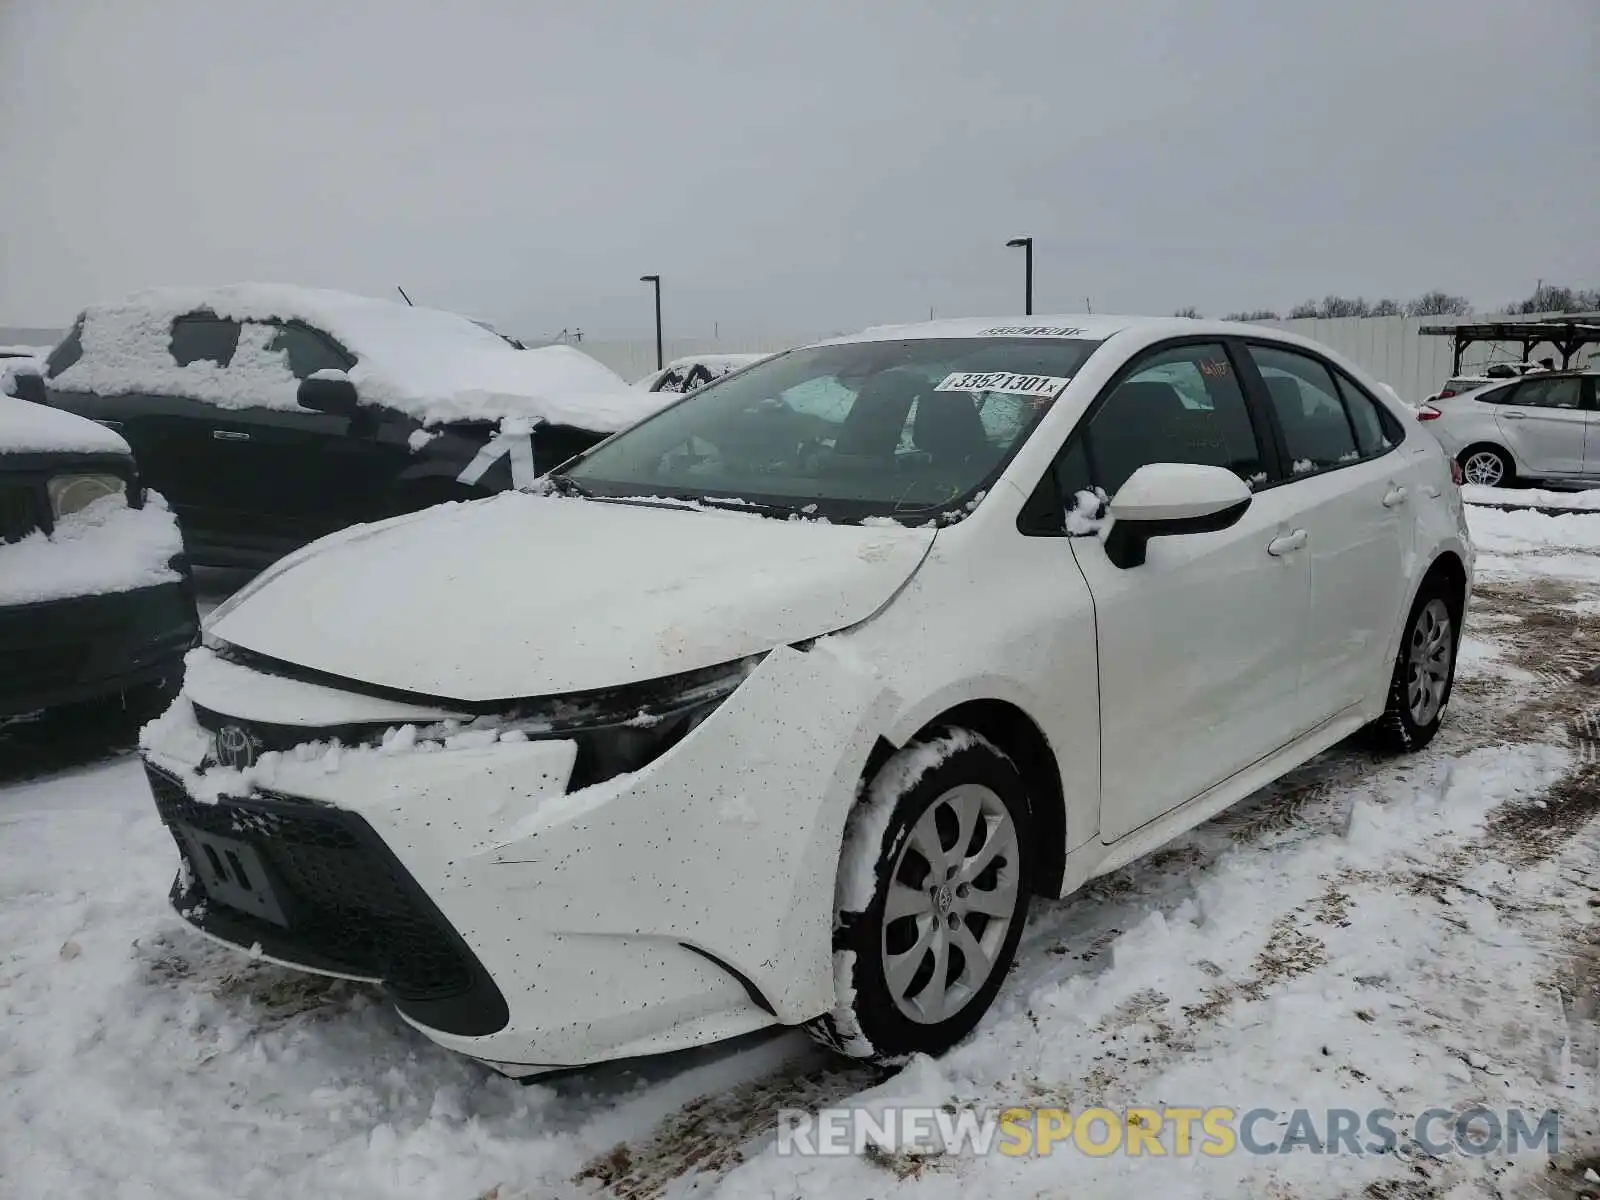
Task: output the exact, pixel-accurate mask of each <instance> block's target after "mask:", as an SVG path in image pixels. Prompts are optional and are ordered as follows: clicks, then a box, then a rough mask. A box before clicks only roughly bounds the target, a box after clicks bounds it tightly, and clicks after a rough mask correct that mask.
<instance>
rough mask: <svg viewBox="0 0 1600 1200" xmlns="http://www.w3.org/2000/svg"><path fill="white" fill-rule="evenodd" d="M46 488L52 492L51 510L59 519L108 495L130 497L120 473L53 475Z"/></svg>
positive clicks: (80, 510) (79, 510)
mask: <svg viewBox="0 0 1600 1200" xmlns="http://www.w3.org/2000/svg"><path fill="white" fill-rule="evenodd" d="M45 490H46V491H47V492H48V493H49V494H50V511H51V512H52V513H54V514H55V519H56V520H58V521H59V520H61V518H62V517H70V516H71V515H72V514H73V513H76V512H82V511H83V510H84V509H86V508H88V507H89V506H90V505H91V504H93V503H94V502H95V501H96V500H103V499H104V498H105V497H107V496H121V497H122V498H123V499H124V500H126V499H127V497H128V485H127V483H126V481H124V480H123V478H122V476H120V475H105V474H95V475H52V476H51V477H50V481H49V482H48V483H47V484H45Z"/></svg>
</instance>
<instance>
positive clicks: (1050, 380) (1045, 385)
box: [933, 371, 1072, 400]
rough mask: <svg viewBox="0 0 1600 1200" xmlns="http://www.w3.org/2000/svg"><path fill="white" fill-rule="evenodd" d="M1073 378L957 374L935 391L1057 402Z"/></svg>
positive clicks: (974, 372) (947, 379)
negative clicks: (982, 393) (984, 393)
mask: <svg viewBox="0 0 1600 1200" xmlns="http://www.w3.org/2000/svg"><path fill="white" fill-rule="evenodd" d="M1071 382H1072V380H1071V378H1070V377H1069V378H1066V379H1063V378H1062V377H1061V376H1059V375H1018V374H1015V373H1014V372H1011V371H955V372H952V373H951V374H949V375H946V376H945V377H944V379H943V381H942V382H941V383H940V384H939V386H938V387H936V388H934V389H933V390H934V391H936V392H1003V393H1005V394H1006V395H1009V396H1038V397H1040V398H1042V399H1045V400H1054V399H1055V398H1056V397H1057V396H1059V395H1060V394H1061V392H1062V389H1063V388H1065V387H1066V386H1067V384H1069V383H1071Z"/></svg>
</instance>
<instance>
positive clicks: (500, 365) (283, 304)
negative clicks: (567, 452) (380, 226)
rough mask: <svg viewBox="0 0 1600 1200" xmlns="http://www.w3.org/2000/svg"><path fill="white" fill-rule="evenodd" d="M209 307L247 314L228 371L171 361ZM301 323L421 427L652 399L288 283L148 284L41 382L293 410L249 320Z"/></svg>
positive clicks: (91, 313) (365, 395)
mask: <svg viewBox="0 0 1600 1200" xmlns="http://www.w3.org/2000/svg"><path fill="white" fill-rule="evenodd" d="M194 312H210V313H214V314H216V315H217V316H218V317H222V318H224V319H228V320H234V321H240V322H246V324H245V325H244V327H243V330H242V332H241V334H240V337H239V344H238V348H237V350H236V351H235V352H234V355H233V358H232V361H231V362H230V364H229V365H228V366H227V367H226V368H223V367H219V366H218V365H217V364H216V363H213V362H208V361H204V360H197V361H195V362H192V363H190V364H189V365H187V366H179V365H178V364H177V363H176V362H175V361H174V360H173V358H172V355H171V352H170V349H169V344H170V342H171V328H172V322H173V321H174V320H175V319H176V318H178V317H181V316H184V315H186V314H189V313H194ZM273 321H300V322H303V323H305V324H306V325H309V326H311V327H312V328H314V329H317V330H320V331H322V332H323V333H325V334H327V335H329V336H330V337H332V338H333V339H334V340H335V341H336V342H338V343H339V344H340V345H342V346H343V347H344V348H345V350H347V351H348V352H349V353H350V354H352V355H354V356H355V358H356V360H357V361H356V364H355V366H354V367H352V368H351V369H350V371H349V372H348V374H349V378H350V380H351V382H352V383H354V384H355V385H356V392H357V394H358V395H359V396H360V398H361V400H362V401H363V402H364V403H368V404H381V405H384V406H387V407H389V408H393V409H396V410H397V411H399V412H402V413H405V414H407V415H409V416H412V417H415V418H416V419H417V420H419V421H421V422H423V423H424V424H426V425H435V424H440V423H443V422H448V421H458V420H479V421H498V420H500V419H502V418H504V417H522V418H524V419H528V420H533V421H546V422H550V423H552V424H561V425H576V426H579V427H581V428H584V429H592V430H596V431H601V432H610V431H612V430H616V429H621V428H623V427H624V426H627V425H630V424H632V423H633V422H635V421H637V420H639V419H640V418H641V417H644V416H647V415H649V413H651V412H653V411H654V410H655V409H656V408H657V407H659V405H658V404H657V403H655V402H654V401H653V400H651V399H650V398H648V397H643V396H640V395H639V394H637V393H636V392H634V391H632V390H631V389H629V388H628V386H627V384H625V383H624V382H623V380H622V379H621V378H620V377H619V376H618V375H616V374H615V373H614V372H612V371H611V370H609V369H608V368H606V367H604V366H602V365H601V364H600V363H598V362H596V361H595V360H594V359H592V358H590V357H589V356H588V355H586V354H583V353H582V352H580V351H578V350H575V349H573V348H572V347H571V346H546V347H543V348H540V349H537V350H517V349H515V348H513V347H512V346H510V345H508V344H507V343H506V342H505V341H503V340H502V339H501V338H500V337H498V336H497V335H495V334H494V333H491V332H490V331H489V330H487V329H484V328H482V327H481V326H479V325H476V324H474V323H473V322H472V321H469V320H467V319H466V318H465V317H461V316H457V315H456V314H454V313H447V312H440V311H438V310H435V309H427V308H410V307H407V306H405V305H402V304H391V303H389V302H388V301H384V300H374V299H370V298H367V297H363V296H352V295H348V294H345V293H342V292H332V291H321V290H316V289H311V288H300V287H292V286H289V285H284V284H262V283H243V284H234V285H232V286H228V287H218V288H156V289H151V290H149V291H145V292H139V293H136V294H134V295H133V296H130V297H129V298H128V299H126V300H124V301H121V302H119V303H115V304H103V305H96V306H94V307H91V308H89V309H87V310H86V311H85V313H84V316H83V332H82V342H83V356H82V357H81V358H80V359H79V360H78V361H77V362H76V363H74V364H73V365H72V366H70V367H68V368H67V369H66V370H64V371H62V372H61V373H60V375H58V376H57V377H56V378H55V379H53V380H52V381H51V382H52V384H53V386H55V387H58V388H61V389H63V390H67V391H73V390H77V391H86V392H94V393H97V394H99V395H117V394H122V393H129V392H155V393H159V394H167V395H177V396H187V397H190V398H192V399H195V400H203V401H206V402H207V403H211V404H216V405H219V406H220V407H224V408H244V407H267V408H280V409H294V408H296V407H297V406H296V402H295V393H296V389H297V387H298V381H297V380H296V379H295V377H294V375H293V374H292V372H291V371H290V370H289V364H288V362H287V359H286V356H285V354H284V352H283V351H282V350H277V351H269V350H268V349H267V346H268V344H269V343H270V342H271V340H272V338H273V336H274V330H273V329H272V327H271V326H270V325H266V324H249V322H273Z"/></svg>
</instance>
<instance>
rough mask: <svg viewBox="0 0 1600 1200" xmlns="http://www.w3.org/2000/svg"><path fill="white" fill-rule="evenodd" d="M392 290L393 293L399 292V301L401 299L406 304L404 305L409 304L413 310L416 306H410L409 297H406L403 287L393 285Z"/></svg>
mask: <svg viewBox="0 0 1600 1200" xmlns="http://www.w3.org/2000/svg"><path fill="white" fill-rule="evenodd" d="M394 290H395V291H397V292H399V293H400V299H402V300H404V301H405V302H406V303H407V304H409V305H411V307H412V308H415V307H416V305H415V304H411V297H410V296H408V295H406V290H405V288H403V287H401V286H400V285H399V284H398V283H397V284H395V285H394Z"/></svg>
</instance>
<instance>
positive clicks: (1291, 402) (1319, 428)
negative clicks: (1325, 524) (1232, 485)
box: [1250, 345, 1362, 475]
mask: <svg viewBox="0 0 1600 1200" xmlns="http://www.w3.org/2000/svg"><path fill="white" fill-rule="evenodd" d="M1250 356H1251V357H1252V358H1254V359H1255V361H1256V367H1257V368H1258V369H1259V370H1260V372H1261V378H1262V380H1263V381H1264V382H1265V383H1266V385H1267V395H1268V397H1269V399H1270V400H1271V403H1272V411H1273V413H1274V414H1275V415H1276V416H1277V418H1278V427H1279V428H1280V429H1281V430H1282V431H1283V440H1284V450H1285V451H1286V452H1287V453H1288V455H1289V469H1290V470H1291V471H1292V472H1293V473H1294V474H1296V475H1308V474H1310V473H1312V472H1314V471H1326V470H1329V469H1330V468H1333V467H1341V466H1344V465H1345V464H1347V463H1353V462H1356V461H1358V460H1359V459H1360V458H1361V457H1362V454H1361V451H1360V450H1358V449H1357V448H1356V433H1355V427H1354V426H1353V424H1352V423H1351V420H1350V417H1349V416H1348V415H1347V414H1346V412H1345V407H1344V403H1343V401H1341V400H1340V398H1339V389H1338V386H1337V385H1336V384H1335V383H1334V382H1333V376H1332V375H1331V374H1330V373H1329V371H1328V368H1327V367H1325V366H1323V365H1322V363H1321V362H1319V361H1318V360H1317V359H1314V358H1311V357H1310V356H1309V355H1305V354H1299V353H1297V352H1295V351H1293V350H1285V349H1283V348H1281V347H1278V346H1262V345H1254V346H1251V347H1250Z"/></svg>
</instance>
